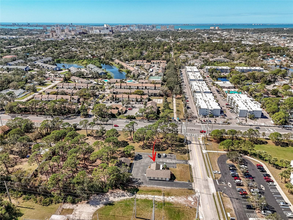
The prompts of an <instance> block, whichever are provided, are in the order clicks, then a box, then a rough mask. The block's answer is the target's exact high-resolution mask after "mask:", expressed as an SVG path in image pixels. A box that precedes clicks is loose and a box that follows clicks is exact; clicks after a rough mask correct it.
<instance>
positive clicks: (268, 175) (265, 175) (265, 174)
mask: <svg viewBox="0 0 293 220" xmlns="http://www.w3.org/2000/svg"><path fill="white" fill-rule="evenodd" d="M263 176H264V177H271V175H270V174H268V173H264V174H263Z"/></svg>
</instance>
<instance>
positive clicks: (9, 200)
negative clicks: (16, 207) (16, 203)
mask: <svg viewBox="0 0 293 220" xmlns="http://www.w3.org/2000/svg"><path fill="white" fill-rule="evenodd" d="M4 185H5V188H6V192H7V196H8V198H9V201H10V203H12V202H11V198H10V194H9V191H8V187H7V185H6V181H4Z"/></svg>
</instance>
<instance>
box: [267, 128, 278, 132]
mask: <svg viewBox="0 0 293 220" xmlns="http://www.w3.org/2000/svg"><path fill="white" fill-rule="evenodd" d="M265 130H266V131H267V132H276V129H274V128H265Z"/></svg>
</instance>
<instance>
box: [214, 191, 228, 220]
mask: <svg viewBox="0 0 293 220" xmlns="http://www.w3.org/2000/svg"><path fill="white" fill-rule="evenodd" d="M216 194H217V198H218V201H219V205H220V209H221V213H222V216H223V218H224V219H228V218H227V213H226V212H225V210H223V207H222V206H221V198H220V196H219V192H216Z"/></svg>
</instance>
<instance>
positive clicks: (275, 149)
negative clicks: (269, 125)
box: [255, 140, 293, 161]
mask: <svg viewBox="0 0 293 220" xmlns="http://www.w3.org/2000/svg"><path fill="white" fill-rule="evenodd" d="M267 141H268V144H266V145H255V150H260V151H266V152H267V153H268V154H270V155H272V157H276V158H278V159H279V160H280V159H287V160H290V161H291V160H292V159H293V147H281V146H276V145H275V144H274V143H273V142H272V141H270V140H267Z"/></svg>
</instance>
